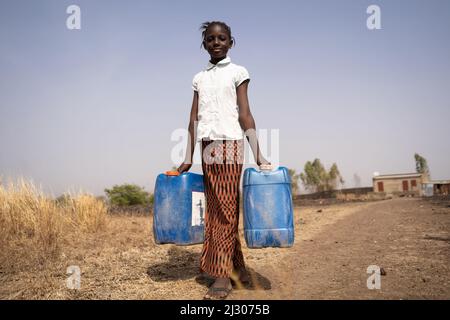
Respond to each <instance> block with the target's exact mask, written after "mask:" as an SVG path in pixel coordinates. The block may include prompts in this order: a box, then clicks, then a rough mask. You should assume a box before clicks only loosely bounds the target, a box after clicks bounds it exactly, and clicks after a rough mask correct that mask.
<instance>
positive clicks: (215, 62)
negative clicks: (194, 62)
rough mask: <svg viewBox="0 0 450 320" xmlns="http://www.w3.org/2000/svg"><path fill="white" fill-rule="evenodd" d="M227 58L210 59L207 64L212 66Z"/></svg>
mask: <svg viewBox="0 0 450 320" xmlns="http://www.w3.org/2000/svg"><path fill="white" fill-rule="evenodd" d="M226 57H227V56H224V57H222V58H211V60H209V62H211V63H212V64H217V63H218V62H220V61H222V60H223V59H225V58H226Z"/></svg>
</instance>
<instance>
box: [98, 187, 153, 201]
mask: <svg viewBox="0 0 450 320" xmlns="http://www.w3.org/2000/svg"><path fill="white" fill-rule="evenodd" d="M105 193H106V195H107V196H108V199H109V201H110V203H111V204H113V205H117V206H130V205H150V204H151V203H152V202H153V196H152V195H150V194H149V193H148V192H146V191H145V190H144V188H141V187H139V186H137V185H134V184H123V185H120V186H119V185H115V186H113V187H112V189H105Z"/></svg>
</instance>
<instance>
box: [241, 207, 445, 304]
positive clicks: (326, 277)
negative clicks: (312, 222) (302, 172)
mask: <svg viewBox="0 0 450 320" xmlns="http://www.w3.org/2000/svg"><path fill="white" fill-rule="evenodd" d="M335 210H337V211H339V209H335ZM326 211H327V209H326V208H325V209H324V210H323V211H322V212H321V213H319V212H317V211H316V212H315V213H311V212H310V211H309V212H308V211H306V212H304V213H303V214H302V212H301V209H300V212H299V216H300V217H305V216H306V217H307V218H306V219H313V217H314V215H321V214H323V213H324V212H326ZM340 211H341V214H340V215H338V216H340V219H338V220H337V221H331V222H330V223H329V224H328V225H326V226H323V224H322V223H318V225H322V228H321V229H322V230H321V231H320V232H314V230H315V229H316V228H314V227H310V228H306V226H307V224H308V222H306V224H305V232H304V233H302V225H300V228H298V229H297V239H298V240H297V242H296V244H295V246H294V247H293V248H292V250H291V251H290V252H289V253H286V255H285V256H284V257H283V258H282V259H279V261H273V262H275V264H273V265H271V266H269V265H267V266H264V265H261V266H255V268H254V270H255V271H256V272H257V273H259V274H261V275H265V277H267V279H270V282H271V287H272V289H271V290H266V291H258V292H257V294H256V295H255V294H252V292H251V291H244V290H241V291H235V294H234V297H235V298H237V299H251V298H252V297H253V296H254V297H255V298H258V299H260V298H267V299H272V298H274V299H278V298H283V299H373V298H375V299H416V298H418V299H424V298H425V299H428V298H436V299H449V298H450V265H449V263H450V250H449V249H450V245H449V244H450V234H449V232H450V215H449V214H450V208H448V206H438V207H433V206H431V205H430V204H429V203H424V202H423V201H421V200H419V199H395V200H388V201H383V202H376V203H371V204H365V205H361V206H356V207H353V208H345V209H344V208H342V210H340ZM343 212H344V214H343ZM327 220H328V221H330V219H327ZM369 265H377V266H380V267H383V269H384V270H385V272H386V275H385V276H381V289H380V290H376V289H375V290H369V289H368V288H367V278H368V277H369V274H367V267H368V266H369ZM266 267H267V268H268V270H270V271H268V270H267V271H266Z"/></svg>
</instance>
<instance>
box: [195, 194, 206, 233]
mask: <svg viewBox="0 0 450 320" xmlns="http://www.w3.org/2000/svg"><path fill="white" fill-rule="evenodd" d="M205 212H206V200H205V194H204V193H203V192H196V191H192V225H193V226H201V225H203V224H204V223H205Z"/></svg>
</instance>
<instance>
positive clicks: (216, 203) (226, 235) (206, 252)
mask: <svg viewBox="0 0 450 320" xmlns="http://www.w3.org/2000/svg"><path fill="white" fill-rule="evenodd" d="M201 152H202V169H203V177H204V183H205V196H206V213H205V238H204V242H203V248H202V255H201V259H200V271H201V272H206V273H207V274H209V275H211V276H213V277H230V275H231V273H232V271H233V268H236V269H238V268H242V267H245V263H244V256H243V255H242V250H241V243H240V240H239V233H238V226H239V184H240V178H241V173H242V166H243V158H244V140H202V149H201Z"/></svg>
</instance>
